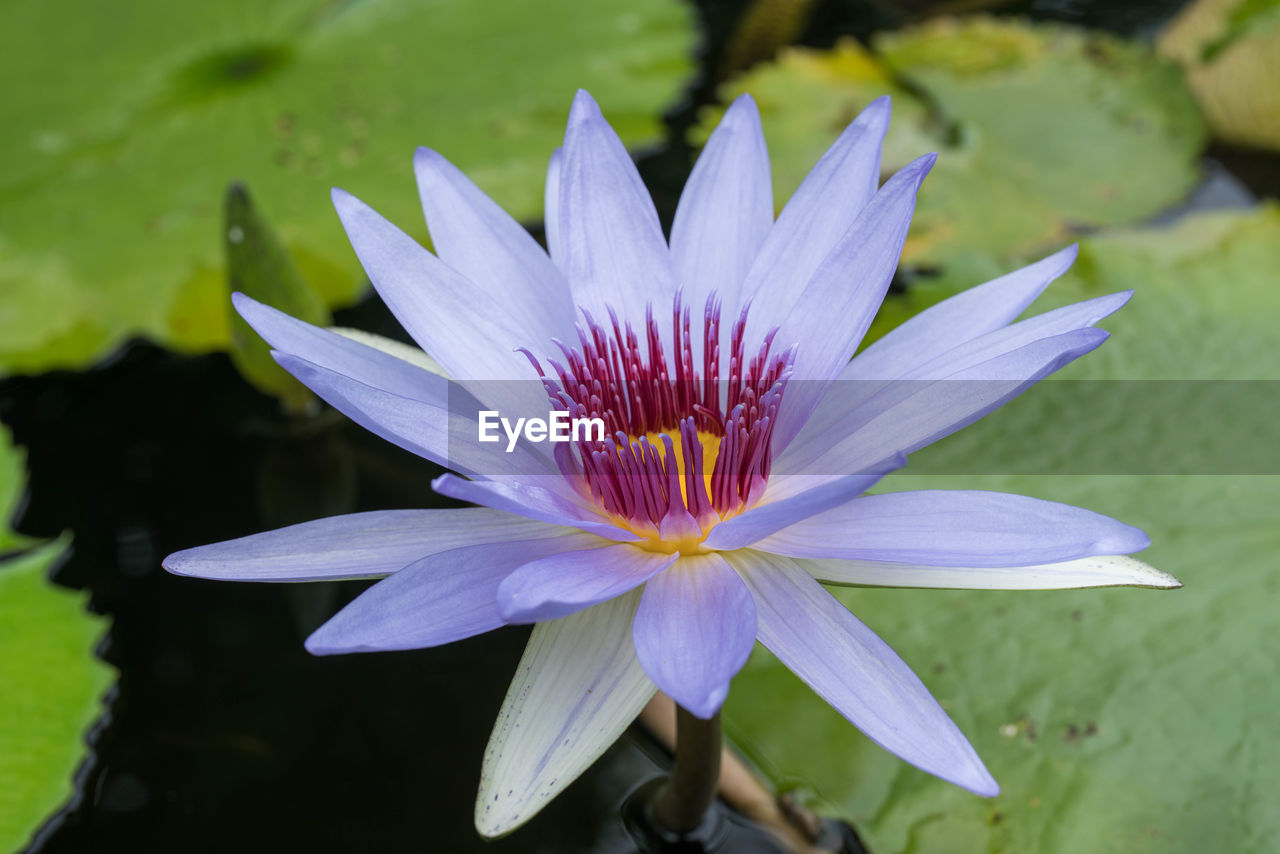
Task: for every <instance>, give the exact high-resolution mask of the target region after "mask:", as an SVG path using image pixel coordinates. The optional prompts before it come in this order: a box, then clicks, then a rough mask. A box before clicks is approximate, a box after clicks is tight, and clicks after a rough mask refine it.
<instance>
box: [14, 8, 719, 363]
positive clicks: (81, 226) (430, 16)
mask: <svg viewBox="0 0 1280 854" xmlns="http://www.w3.org/2000/svg"><path fill="white" fill-rule="evenodd" d="M566 20H571V21H572V22H573V26H565V25H564V22H565V21H566ZM5 23H6V26H5V27H4V28H3V30H2V31H0V76H3V77H4V79H5V80H6V81H8V83H7V85H6V95H5V98H4V99H3V103H0V289H2V290H3V292H4V294H5V300H4V306H3V308H2V309H0V370H9V371H17V370H21V371H38V370H44V369H48V368H52V367H58V366H76V365H83V364H84V363H86V362H88V361H90V360H92V359H93V358H94V357H96V356H98V355H100V354H102V353H103V352H104V351H105V350H106V349H108V348H110V347H111V346H112V345H113V344H115V343H117V342H118V341H120V340H121V339H122V338H124V337H126V336H128V335H132V334H144V335H148V336H150V337H152V338H155V339H156V340H159V341H161V342H164V343H166V344H169V345H172V346H174V347H178V348H181V349H186V350H206V349H211V348H221V347H224V346H225V345H226V343H227V341H228V338H229V335H230V329H229V323H228V318H227V312H226V311H225V291H226V283H225V274H224V273H223V262H222V257H221V244H222V240H221V234H220V232H221V230H222V228H221V224H220V219H221V217H220V207H221V199H222V194H223V190H224V188H225V186H226V185H227V183H228V182H229V181H232V180H243V181H244V182H245V183H246V184H247V185H248V186H250V187H252V188H253V191H254V194H255V196H256V198H257V200H258V202H259V204H260V205H261V206H262V208H263V209H264V210H267V211H269V212H270V213H271V217H272V219H273V221H274V222H277V223H280V224H281V237H282V239H283V240H284V242H285V244H286V245H287V246H288V248H289V251H290V253H291V254H292V255H293V257H294V258H295V259H296V260H297V262H298V264H299V267H300V268H301V272H302V274H303V277H304V278H305V279H306V280H307V281H308V282H309V283H311V284H312V285H313V286H314V287H316V289H317V290H318V292H319V294H320V296H321V297H322V298H323V300H324V302H325V303H326V304H328V305H334V304H339V303H343V302H347V301H350V300H351V299H353V298H354V296H355V295H356V294H357V293H358V292H359V291H360V289H361V288H362V287H363V282H364V277H363V274H362V273H361V271H360V268H359V265H358V264H357V263H356V260H355V256H354V254H353V253H352V252H351V251H350V248H349V247H348V245H347V242H346V239H345V238H344V236H343V234H342V229H341V227H340V226H339V224H338V221H337V217H336V216H335V215H334V213H333V211H332V209H331V206H330V204H329V198H328V190H329V187H331V186H333V185H341V186H343V187H346V188H349V189H350V190H351V191H353V192H355V193H357V194H358V195H360V196H361V197H362V198H364V199H365V200H366V201H368V202H369V203H370V204H372V205H374V206H375V207H377V208H378V209H379V210H381V211H383V212H385V213H386V214H387V215H388V216H389V217H390V218H391V219H393V220H395V221H396V222H398V223H401V224H403V225H404V227H405V228H406V229H408V230H410V231H411V232H412V233H414V234H415V235H417V236H419V237H425V227H424V226H423V225H422V216H421V211H420V209H419V206H418V203H417V199H416V191H415V189H414V185H413V177H412V168H411V158H412V155H413V150H414V148H415V147H416V146H418V145H424V144H425V145H430V146H432V147H433V148H436V149H438V150H439V151H441V153H443V154H444V155H445V156H447V157H449V158H451V159H452V160H453V161H454V162H455V163H457V165H458V166H459V167H461V168H462V169H463V170H465V171H466V172H467V173H468V174H469V175H470V176H471V177H472V178H473V179H474V180H475V181H476V182H477V183H478V184H479V185H480V186H481V187H482V188H484V189H485V190H487V191H489V192H490V193H491V194H492V195H493V196H494V197H495V198H496V199H497V200H498V201H499V202H500V203H501V204H502V205H503V206H504V207H506V208H507V209H508V210H510V211H511V212H512V213H513V214H514V215H515V216H516V217H518V218H522V219H528V220H532V219H536V218H538V217H540V216H541V212H542V183H543V176H544V174H545V170H546V163H547V158H548V156H549V155H550V153H551V151H552V149H554V148H555V147H556V146H557V145H558V144H559V142H560V140H561V139H562V137H563V132H564V120H565V117H566V116H567V113H568V108H569V103H570V100H571V99H572V97H573V92H574V90H575V89H576V88H578V87H585V88H588V89H590V90H591V91H592V92H593V94H594V95H595V96H596V97H597V99H598V100H599V101H600V103H601V105H602V107H603V109H604V110H605V112H606V113H607V115H608V116H609V118H610V120H611V121H612V122H613V123H614V125H615V127H616V128H617V129H618V131H619V133H620V134H621V135H622V137H623V138H624V140H626V141H627V142H628V144H631V145H641V144H645V143H648V142H652V141H654V140H656V139H658V138H659V136H660V131H661V124H660V112H661V110H662V108H663V107H664V106H666V105H668V104H670V103H672V102H673V101H674V99H675V98H676V97H677V95H678V92H679V88H680V86H681V85H682V82H683V80H684V79H685V77H686V75H687V74H688V72H689V69H690V59H689V57H690V56H691V54H692V44H693V39H694V32H693V29H692V26H691V14H690V11H689V10H688V9H687V8H686V7H685V5H684V4H682V3H679V2H677V0H641V2H636V3H627V4H588V5H586V6H584V5H583V4H581V3H577V2H574V1H573V0H548V2H543V3H532V4H531V3H524V2H519V0H502V1H501V2H495V3H483V4H476V3H469V2H464V0H435V2H429V3H416V2H410V0H388V2H379V3H373V2H358V3H337V4H335V3H332V2H329V0H286V2H281V3H265V4H264V3H255V2H248V0H231V2H225V3H195V4H191V3H166V2H161V0H142V2H141V3H132V4H130V5H129V8H128V10H127V11H125V12H122V11H121V10H120V9H118V8H114V7H109V6H104V5H102V4H99V3H94V2H92V0H74V2H71V3H70V4H65V3H64V4H49V3H42V2H38V0H20V2H18V3H16V4H10V8H8V9H7V10H6V18H5ZM104 45H109V48H110V49H109V50H108V49H104Z"/></svg>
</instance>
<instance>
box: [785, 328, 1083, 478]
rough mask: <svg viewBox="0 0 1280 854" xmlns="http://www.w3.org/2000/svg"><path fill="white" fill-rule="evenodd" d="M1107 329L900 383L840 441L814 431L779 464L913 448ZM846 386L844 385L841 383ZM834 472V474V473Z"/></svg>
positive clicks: (1031, 381) (1039, 375) (1020, 387)
mask: <svg viewBox="0 0 1280 854" xmlns="http://www.w3.org/2000/svg"><path fill="white" fill-rule="evenodd" d="M1106 339H1107V333H1106V332H1105V331H1103V330H1101V329H1093V328H1090V329H1077V330H1075V331H1073V332H1068V333H1065V334H1063V335H1055V336H1053V337H1051V338H1045V339H1043V340H1040V341H1036V342H1034V343H1032V344H1027V345H1026V346H1023V347H1020V348H1018V349H1016V350H1014V351H1012V352H1010V353H1006V354H1004V355H1001V356H998V357H996V358H994V359H990V360H988V361H986V362H982V363H980V364H978V365H975V366H973V367H971V368H968V369H965V370H963V371H960V372H959V373H956V374H954V375H952V376H950V377H947V378H946V379H939V380H932V381H930V380H911V381H892V382H890V383H888V384H887V385H886V386H885V387H884V388H883V389H882V390H881V391H880V392H878V393H877V394H875V395H873V396H872V397H870V398H869V399H867V400H866V401H865V402H864V404H863V405H861V406H858V407H854V408H853V410H852V412H851V413H850V414H849V416H848V420H847V421H846V422H845V424H844V427H843V429H842V431H841V432H840V433H839V434H838V435H839V436H840V438H839V440H838V441H834V442H833V441H832V440H831V435H830V434H828V437H827V440H826V442H820V441H818V439H817V437H816V434H809V433H808V428H806V434H807V435H806V436H805V437H803V438H805V439H806V441H805V442H804V444H803V445H801V444H800V442H799V441H797V443H796V446H797V447H796V450H795V451H794V452H792V451H791V449H790V448H789V449H788V452H789V453H788V454H787V455H786V456H785V457H781V458H779V460H778V461H777V463H776V466H777V467H778V468H779V469H783V470H785V471H788V472H806V473H813V474H812V475H811V476H812V477H814V478H815V479H817V480H818V481H821V480H823V479H824V478H823V476H822V475H819V474H817V473H818V472H824V471H825V472H842V471H858V470H859V469H861V468H863V467H865V466H867V465H870V464H872V463H874V462H875V461H876V460H881V459H884V458H885V457H886V456H888V455H890V454H894V453H903V454H910V453H913V452H915V451H917V450H919V449H920V448H923V447H924V446H926V445H928V444H931V443H932V442H936V441H937V440H939V439H941V438H942V437H944V436H949V435H950V434H952V433H954V432H955V431H957V430H959V429H961V428H962V427H967V426H968V425H970V424H972V423H973V422H975V421H977V420H978V419H979V418H982V417H983V416H984V415H987V414H988V413H990V412H992V411H994V410H996V409H998V408H1000V407H1001V406H1003V405H1004V404H1006V403H1008V402H1009V401H1010V400H1012V399H1013V398H1015V397H1017V396H1018V395H1020V394H1022V393H1023V392H1024V391H1026V390H1027V389H1029V388H1031V387H1032V386H1033V385H1035V384H1036V383H1037V382H1039V381H1040V380H1042V379H1043V378H1044V377H1046V376H1048V375H1049V374H1052V373H1053V372H1054V371H1056V370H1058V369H1060V368H1062V367H1063V366H1064V365H1067V364H1069V363H1070V362H1072V361H1074V360H1075V359H1077V358H1079V357H1080V356H1083V355H1084V354H1085V353H1089V352H1091V351H1093V350H1095V349H1097V348H1098V347H1099V346H1100V345H1101V344H1102V342H1103V341H1105V340H1106ZM837 388H838V387H837ZM831 477H834V475H828V476H826V478H827V479H829V478H831Z"/></svg>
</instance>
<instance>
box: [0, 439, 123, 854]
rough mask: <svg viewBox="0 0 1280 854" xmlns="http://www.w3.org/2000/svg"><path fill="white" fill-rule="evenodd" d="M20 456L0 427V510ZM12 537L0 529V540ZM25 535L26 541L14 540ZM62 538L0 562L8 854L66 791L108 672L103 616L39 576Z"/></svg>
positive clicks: (1, 755) (2, 794)
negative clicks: (98, 651) (100, 654)
mask: <svg viewBox="0 0 1280 854" xmlns="http://www.w3.org/2000/svg"><path fill="white" fill-rule="evenodd" d="M14 472H17V474H18V475H19V476H20V475H21V472H22V458H21V455H20V454H18V453H17V452H16V451H15V450H14V448H13V447H12V446H11V445H10V444H9V437H8V435H7V434H5V433H4V432H3V431H0V509H3V510H5V511H6V514H7V512H8V511H9V510H11V509H12V505H13V499H14V498H15V497H16V494H17V492H19V491H20V482H19V481H20V477H13V476H12V475H13V473H14ZM3 537H9V538H10V539H9V540H7V542H8V543H10V544H14V543H17V542H19V541H18V540H15V539H14V538H13V535H12V534H10V533H9V532H8V527H7V525H4V526H3V527H0V538H3ZM21 542H24V543H25V542H28V541H21ZM65 548H66V543H64V542H58V543H50V544H46V545H43V546H40V547H38V548H34V549H31V550H29V551H27V552H25V553H24V554H21V555H19V556H17V557H12V558H10V559H8V560H6V561H5V562H3V563H0V686H3V691H0V851H17V850H19V849H21V848H23V847H25V846H26V844H27V842H28V841H29V840H30V838H31V835H32V834H33V833H34V832H35V831H36V830H37V829H38V828H39V827H40V826H41V824H43V823H44V821H45V820H46V819H48V817H49V816H50V815H51V814H52V813H53V812H54V811H55V810H56V809H57V808H58V807H60V806H61V805H62V804H63V803H64V802H65V801H66V800H67V799H68V798H69V797H71V795H72V793H73V791H74V789H73V787H72V775H73V774H74V773H75V770H76V767H77V766H78V765H79V764H80V760H81V756H82V755H83V754H84V734H85V731H86V730H87V729H88V728H89V726H90V725H91V724H92V723H93V721H94V720H95V719H97V717H98V715H99V713H100V712H101V706H100V698H101V697H102V694H103V692H105V691H106V690H107V687H108V686H109V685H110V684H111V683H112V681H113V680H114V679H115V674H114V672H113V671H112V669H111V668H110V667H108V666H107V665H106V664H104V663H103V662H102V661H101V660H100V659H98V658H97V657H96V656H95V655H94V648H95V647H96V646H97V644H98V641H99V640H100V639H101V637H102V634H103V631H104V627H105V620H104V619H103V618H102V617H97V616H94V615H91V614H89V613H88V612H86V611H85V600H86V597H85V595H83V594H80V593H76V592H74V591H70V590H65V589H63V588H60V587H55V586H54V585H52V584H50V583H49V582H48V580H47V579H46V576H47V574H48V572H49V567H50V565H51V564H52V563H53V562H54V561H55V560H56V559H57V558H58V556H59V555H60V554H61V553H62V552H63V550H64V549H65Z"/></svg>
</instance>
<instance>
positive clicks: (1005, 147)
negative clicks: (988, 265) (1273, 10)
mask: <svg viewBox="0 0 1280 854" xmlns="http://www.w3.org/2000/svg"><path fill="white" fill-rule="evenodd" d="M872 47H873V49H872V50H867V49H866V48H863V47H861V46H860V45H858V44H857V43H855V42H853V41H845V42H842V43H840V44H838V45H836V46H835V48H833V49H832V50H828V51H819V50H810V49H793V50H790V51H787V52H784V53H783V54H782V55H781V56H780V57H779V59H778V61H777V62H776V63H773V64H770V65H765V66H761V67H759V68H758V69H757V70H755V71H752V72H750V73H748V74H746V75H743V76H742V77H739V78H737V79H735V80H734V81H733V82H732V83H731V84H729V85H728V86H727V87H726V90H725V91H724V93H723V94H724V96H725V98H726V99H727V98H730V97H732V96H733V95H735V94H737V93H739V92H751V93H753V94H755V95H756V96H757V98H758V100H759V101H760V109H761V113H762V115H763V119H764V127H765V135H766V136H767V137H768V140H769V152H770V156H771V158H772V162H773V167H774V178H775V185H776V196H777V198H778V199H780V200H785V199H786V198H788V197H789V196H790V194H791V192H792V191H793V190H794V189H795V187H796V186H797V185H798V184H799V182H800V180H801V179H802V178H803V177H804V175H805V174H806V172H807V171H808V169H809V168H810V167H811V166H812V164H813V163H814V161H816V159H817V157H818V156H819V155H820V154H821V153H822V151H823V149H824V148H825V146H826V145H827V144H829V143H830V141H831V140H832V139H834V137H835V135H836V134H837V133H838V132H839V131H840V129H842V128H843V127H844V125H845V124H847V123H848V122H849V120H851V119H852V118H853V117H854V116H855V115H856V114H857V113H858V111H859V110H861V109H862V107H864V106H865V105H866V104H868V103H869V102H870V101H871V100H872V99H874V98H875V97H877V96H879V95H882V94H889V95H891V96H893V103H894V119H893V123H892V125H891V126H890V130H889V134H888V137H887V139H886V142H885V154H884V163H885V169H886V171H892V170H895V169H897V168H899V167H900V166H902V165H904V164H906V163H907V162H909V161H910V160H912V159H914V158H915V157H917V156H919V155H921V154H923V153H925V152H927V151H938V152H940V156H939V158H938V163H937V165H936V166H935V167H934V169H933V172H932V174H930V176H929V177H928V179H927V180H926V181H925V184H924V188H923V190H922V193H921V197H920V203H919V206H918V208H917V211H916V217H915V222H914V225H913V227H912V231H911V235H910V238H909V239H908V242H907V246H906V250H905V258H906V261H907V262H908V263H909V264H916V265H923V266H931V265H936V264H944V263H955V262H957V261H961V260H963V261H966V262H967V261H969V260H971V259H972V258H973V257H974V256H980V257H983V258H988V257H994V258H997V259H1002V260H1008V259H1015V258H1024V257H1026V256H1028V255H1030V254H1033V253H1034V252H1036V251H1038V250H1041V249H1043V248H1045V247H1053V248H1056V247H1057V246H1060V245H1061V244H1062V243H1063V242H1066V240H1068V239H1069V238H1070V236H1071V235H1073V234H1075V233H1076V232H1077V231H1080V230H1084V229H1088V228H1093V227H1097V226H1104V225H1115V224H1121V223H1130V222H1135V221H1139V220H1141V219H1143V218H1145V217H1148V216H1150V215H1152V214H1154V213H1156V212H1158V211H1160V210H1163V209H1165V208H1167V207H1169V206H1171V205H1173V204H1174V203H1176V202H1178V201H1179V200H1180V199H1182V198H1183V197H1184V196H1185V195H1186V194H1187V193H1188V192H1189V191H1190V189H1191V188H1192V187H1193V186H1194V184H1195V183H1196V181H1197V180H1198V177H1199V170H1198V168H1197V163H1196V159H1197V155H1198V153H1199V151H1200V150H1201V148H1202V146H1203V143H1204V136H1205V134H1204V128H1203V123H1202V120H1201V118H1200V115H1199V113H1198V111H1197V108H1196V106H1195V102H1194V100H1193V99H1192V97H1191V95H1190V93H1189V92H1188V90H1187V87H1186V85H1185V83H1184V82H1183V80H1182V78H1181V74H1180V72H1179V70H1178V69H1177V67H1176V66H1174V65H1172V64H1171V63H1167V62H1164V61H1161V60H1158V59H1156V58H1155V57H1154V56H1152V54H1151V53H1150V51H1149V50H1148V49H1147V48H1145V47H1143V46H1141V45H1138V44H1135V43H1130V42H1125V41H1122V40H1120V39H1118V38H1115V37H1113V36H1110V35H1107V34H1103V33H1094V32H1088V31H1085V30H1081V29H1078V28H1074V27H1069V26H1065V25H1060V24H1034V25H1033V24H1029V23H1025V22H1020V21H1017V20H1010V19H997V18H988V17H983V16H975V17H968V18H943V19H938V20H934V21H931V22H928V23H926V24H922V25H919V26H915V27H909V28H906V29H903V30H899V31H896V32H892V33H885V34H882V35H880V36H877V37H876V38H874V39H873V40H872ZM715 118H716V116H715V115H714V113H713V112H709V113H708V115H707V116H705V121H704V122H703V127H702V130H703V132H705V131H706V130H707V129H708V128H709V127H710V126H711V125H712V123H713V122H714V120H715Z"/></svg>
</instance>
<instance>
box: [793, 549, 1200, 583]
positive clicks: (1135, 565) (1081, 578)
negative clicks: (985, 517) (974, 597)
mask: <svg viewBox="0 0 1280 854" xmlns="http://www.w3.org/2000/svg"><path fill="white" fill-rule="evenodd" d="M796 563H798V564H800V566H801V567H802V568H803V569H804V571H805V572H807V573H809V574H810V575H812V576H813V577H814V578H816V579H818V580H819V581H823V582H826V583H829V584H849V585H856V586H859V587H937V588H950V589H953V590H1069V589H1075V588H1080V587H1151V588H1156V589H1161V590H1169V589H1172V588H1175V587H1181V586H1182V582H1181V581H1179V580H1178V579H1176V578H1174V577H1173V576H1172V575H1170V574H1169V573H1167V572H1161V571H1160V570H1158V569H1156V568H1155V567H1154V566H1149V565H1148V564H1145V563H1143V562H1142V561H1140V560H1138V559H1136V558H1132V557H1129V556H1128V555H1097V556H1095V557H1084V558H1077V559H1076V560H1068V561H1060V562H1057V563H1041V564H1035V565H1033V566H927V565H925V564H919V563H889V562H886V561H871V560H840V559H837V558H797V559H796Z"/></svg>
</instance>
